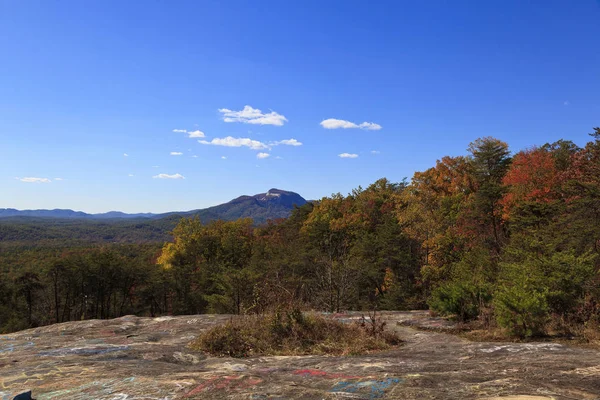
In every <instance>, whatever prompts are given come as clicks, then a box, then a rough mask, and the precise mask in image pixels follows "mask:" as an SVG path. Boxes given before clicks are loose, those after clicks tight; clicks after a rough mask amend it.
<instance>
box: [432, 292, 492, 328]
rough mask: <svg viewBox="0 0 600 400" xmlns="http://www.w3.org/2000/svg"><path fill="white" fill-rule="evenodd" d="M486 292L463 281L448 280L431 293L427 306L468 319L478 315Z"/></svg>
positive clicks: (460, 318) (485, 297) (458, 317)
mask: <svg viewBox="0 0 600 400" xmlns="http://www.w3.org/2000/svg"><path fill="white" fill-rule="evenodd" d="M488 297H489V296H488V295H487V292H485V291H482V290H481V289H478V288H477V287H476V286H475V285H472V284H469V283H464V282H448V283H445V284H443V285H441V286H439V287H438V288H437V289H435V290H434V291H433V292H432V293H431V298H430V299H429V306H430V307H431V309H432V310H433V311H436V312H438V313H440V314H442V315H454V316H456V318H457V319H458V320H459V321H461V322H464V321H469V320H471V319H474V318H476V317H477V316H478V315H479V307H480V303H481V302H482V301H483V300H486V299H488Z"/></svg>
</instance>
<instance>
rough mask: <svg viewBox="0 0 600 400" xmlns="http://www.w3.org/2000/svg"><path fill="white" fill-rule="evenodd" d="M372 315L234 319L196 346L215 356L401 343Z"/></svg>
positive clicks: (357, 349)
mask: <svg viewBox="0 0 600 400" xmlns="http://www.w3.org/2000/svg"><path fill="white" fill-rule="evenodd" d="M384 326H385V324H384V323H382V322H381V321H379V320H377V319H376V318H375V317H372V318H371V319H370V320H368V319H366V318H363V320H362V321H361V322H359V323H354V324H346V323H342V322H340V321H335V320H331V319H327V318H324V317H322V316H320V315H305V314H303V313H302V312H300V311H299V310H292V311H287V312H281V311H277V312H275V313H273V314H270V315H260V316H245V317H239V318H238V319H232V320H230V321H229V322H228V323H226V324H225V325H221V326H216V327H214V328H211V329H209V330H207V331H205V332H204V333H202V334H201V335H200V336H199V337H198V339H197V340H196V341H195V342H193V343H192V345H191V347H192V348H193V349H195V350H201V351H205V352H207V353H210V354H211V355H215V356H231V357H249V356H254V355H305V354H335V355H345V354H361V353H365V352H369V351H375V350H385V349H388V348H390V347H391V346H396V345H399V344H400V343H401V340H400V339H399V338H398V337H397V336H396V335H395V334H393V333H391V332H389V331H386V330H384Z"/></svg>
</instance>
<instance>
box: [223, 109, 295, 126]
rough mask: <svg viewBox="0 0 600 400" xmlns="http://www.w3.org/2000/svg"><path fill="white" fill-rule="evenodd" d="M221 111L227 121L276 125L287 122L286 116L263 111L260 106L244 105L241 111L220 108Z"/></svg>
mask: <svg viewBox="0 0 600 400" xmlns="http://www.w3.org/2000/svg"><path fill="white" fill-rule="evenodd" d="M219 112H220V113H221V114H223V121H225V122H243V123H244V124H253V125H275V126H282V125H283V124H284V123H286V122H287V118H286V117H284V116H283V115H281V114H278V113H276V112H275V111H271V112H270V113H263V112H262V111H261V110H259V109H258V108H252V107H250V106H244V109H243V110H241V111H233V110H230V109H228V108H220V109H219Z"/></svg>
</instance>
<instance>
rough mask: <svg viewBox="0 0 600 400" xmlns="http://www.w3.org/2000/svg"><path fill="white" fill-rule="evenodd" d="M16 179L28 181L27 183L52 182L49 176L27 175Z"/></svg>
mask: <svg viewBox="0 0 600 400" xmlns="http://www.w3.org/2000/svg"><path fill="white" fill-rule="evenodd" d="M16 179H18V180H20V181H21V182H26V183H50V182H52V181H51V180H50V179H48V178H32V177H27V178H16Z"/></svg>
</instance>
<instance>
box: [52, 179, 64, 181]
mask: <svg viewBox="0 0 600 400" xmlns="http://www.w3.org/2000/svg"><path fill="white" fill-rule="evenodd" d="M54 180H55V181H63V180H64V179H63V178H54Z"/></svg>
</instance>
